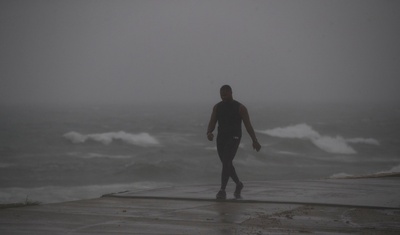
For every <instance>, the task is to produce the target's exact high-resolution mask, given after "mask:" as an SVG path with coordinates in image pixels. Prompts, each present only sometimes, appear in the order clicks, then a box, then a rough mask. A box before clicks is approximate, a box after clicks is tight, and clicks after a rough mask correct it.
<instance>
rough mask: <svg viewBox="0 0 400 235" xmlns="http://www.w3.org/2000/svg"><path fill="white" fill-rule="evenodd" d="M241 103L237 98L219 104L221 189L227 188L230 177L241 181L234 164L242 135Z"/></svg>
mask: <svg viewBox="0 0 400 235" xmlns="http://www.w3.org/2000/svg"><path fill="white" fill-rule="evenodd" d="M240 105H241V104H240V103H239V102H237V101H235V100H232V101H221V102H219V103H218V104H217V121H218V136H217V150H218V156H219V158H220V160H221V162H222V174H221V189H225V187H226V185H227V184H228V181H229V177H231V178H232V180H233V181H234V182H235V183H236V184H238V183H239V182H240V181H239V177H238V176H237V174H236V171H235V167H234V166H233V159H234V158H235V155H236V152H237V149H238V147H239V144H240V139H241V137H242V118H241V116H240V113H239V108H240Z"/></svg>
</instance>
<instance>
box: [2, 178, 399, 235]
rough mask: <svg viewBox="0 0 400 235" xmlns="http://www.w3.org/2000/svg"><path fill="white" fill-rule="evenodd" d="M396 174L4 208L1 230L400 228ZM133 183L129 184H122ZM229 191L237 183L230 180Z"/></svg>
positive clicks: (382, 230) (356, 231)
mask: <svg viewBox="0 0 400 235" xmlns="http://www.w3.org/2000/svg"><path fill="white" fill-rule="evenodd" d="M399 185H400V181H399V179H398V178H388V179H362V180H315V181H265V182H245V188H244V189H243V192H242V194H243V199H242V200H225V201H217V200H215V199H214V197H215V194H216V191H217V190H218V186H217V185H197V186H180V187H166V188H159V189H153V190H143V191H125V192H122V193H114V194H108V195H104V196H103V197H101V198H97V199H90V200H80V201H73V202H63V203H54V204H44V205H39V206H31V207H23V208H10V209H2V210H0V234H207V235H211V234H257V235H260V234H304V233H308V234H313V233H314V234H338V233H340V234H400V208H399V207H400V187H399ZM121 190H129V189H121ZM227 190H228V194H229V195H232V194H233V191H234V188H228V189H227Z"/></svg>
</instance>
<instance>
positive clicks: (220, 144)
mask: <svg viewBox="0 0 400 235" xmlns="http://www.w3.org/2000/svg"><path fill="white" fill-rule="evenodd" d="M239 144H240V138H236V137H231V138H226V137H223V138H222V137H221V136H220V135H218V137H217V150H218V156H219V159H220V160H221V162H222V174H221V189H225V187H226V185H227V184H228V181H229V177H231V178H232V180H233V181H234V182H235V183H236V184H238V183H239V182H240V181H239V177H238V176H237V174H236V170H235V167H234V166H233V159H234V158H235V155H236V152H237V149H238V147H239Z"/></svg>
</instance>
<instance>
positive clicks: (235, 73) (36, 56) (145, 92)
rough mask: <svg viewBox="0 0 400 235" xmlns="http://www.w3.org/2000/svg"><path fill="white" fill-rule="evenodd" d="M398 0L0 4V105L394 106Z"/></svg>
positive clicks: (399, 51)
mask: <svg viewBox="0 0 400 235" xmlns="http://www.w3.org/2000/svg"><path fill="white" fill-rule="evenodd" d="M399 10H400V2H399V1H395V0H376V1H368V0H359V1H357V0H353V1H348V0H342V1H341V0H336V1H330V0H329V1H328V0H293V1H288V0H286V1H285V0H275V1H249V0H246V1H237V0H220V1H214V0H213V1H211V0H210V1H207V0H199V1H188V0H181V1H171V0H159V1H156V0H149V1H145V0H143V1H118V0H115V1H105V0H90V1H89V0H82V1H81V0H79V1H77V0H69V1H61V0H60V1H53V0H48V1H40V0H35V1H30V0H26V1H16V0H2V1H1V2H0V34H1V37H0V63H1V65H0V103H2V104H21V103H22V104H25V103H26V104H31V103H34V104H35V103H39V104H41V103H55V104H64V103H138V104H148V103H180V102H183V103H199V102H215V101H217V100H218V99H219V96H218V95H219V94H218V92H219V88H220V86H221V85H224V84H230V85H231V86H232V87H233V91H234V97H235V98H237V99H238V100H241V101H245V102H253V101H254V102H272V103H274V102H375V103H385V102H393V101H400V92H399V91H398V89H399V87H400V76H399V75H400V43H399V42H400V27H399V22H400V14H399Z"/></svg>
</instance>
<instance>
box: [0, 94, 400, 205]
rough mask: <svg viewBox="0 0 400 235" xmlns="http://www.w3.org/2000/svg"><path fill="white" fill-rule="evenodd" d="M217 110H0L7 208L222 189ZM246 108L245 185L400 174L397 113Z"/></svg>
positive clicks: (373, 108)
mask: <svg viewBox="0 0 400 235" xmlns="http://www.w3.org/2000/svg"><path fill="white" fill-rule="evenodd" d="M213 105H214V104H212V103H210V104H163V105H162V104H148V105H141V104H102V105H88V104H86V105H83V104H81V105H2V106H0V113H1V115H0V204H3V203H18V202H26V201H35V202H40V203H54V202H63V201H72V200H80V199H88V198H98V197H100V196H102V195H104V194H107V193H115V192H121V191H131V190H146V189H152V188H159V187H170V186H180V185H198V184H212V185H218V184H219V183H220V174H221V163H220V160H219V158H218V156H217V151H216V146H215V145H216V143H215V141H214V142H210V141H208V140H207V138H206V131H207V125H208V121H209V118H210V115H211V111H212V107H213ZM245 105H246V107H247V108H248V110H249V114H250V118H251V122H252V124H253V127H254V129H255V131H256V134H257V138H258V140H259V142H260V143H261V145H262V149H261V150H260V152H256V151H254V150H253V148H252V142H251V139H250V137H249V135H248V134H247V132H246V130H245V128H244V127H243V137H242V141H241V144H240V146H239V150H238V152H237V155H236V157H235V160H234V165H235V168H236V171H237V173H238V175H239V177H240V179H241V180H242V181H243V182H248V181H270V180H274V181H277V180H314V179H331V178H335V179H343V180H346V179H347V178H363V177H384V176H385V177H388V176H399V175H400V106H399V105H398V104H326V103H325V104H301V105H300V104H263V103H261V102H259V103H249V104H245ZM215 134H216V131H215ZM230 185H233V183H232V181H230ZM399 186H400V178H399ZM228 187H229V185H228ZM231 187H233V186H231Z"/></svg>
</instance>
